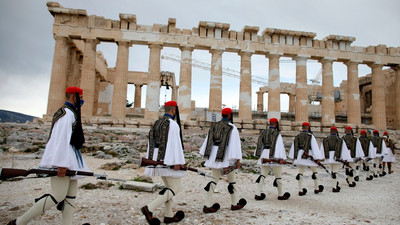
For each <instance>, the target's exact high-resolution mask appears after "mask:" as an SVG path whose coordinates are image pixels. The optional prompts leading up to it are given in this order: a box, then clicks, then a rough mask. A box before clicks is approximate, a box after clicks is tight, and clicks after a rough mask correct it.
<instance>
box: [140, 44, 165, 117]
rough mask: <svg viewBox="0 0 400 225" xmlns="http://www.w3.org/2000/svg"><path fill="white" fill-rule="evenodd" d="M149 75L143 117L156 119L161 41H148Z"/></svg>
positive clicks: (158, 100)
mask: <svg viewBox="0 0 400 225" xmlns="http://www.w3.org/2000/svg"><path fill="white" fill-rule="evenodd" d="M149 48H150V56H149V76H148V82H147V91H146V109H145V113H144V118H145V119H149V120H156V119H158V115H159V110H160V85H161V84H160V74H161V68H160V60H161V59H160V55H161V49H162V45H161V43H150V44H149Z"/></svg>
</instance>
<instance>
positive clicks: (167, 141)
mask: <svg viewBox="0 0 400 225" xmlns="http://www.w3.org/2000/svg"><path fill="white" fill-rule="evenodd" d="M164 108H165V114H164V116H163V117H162V118H160V119H159V120H157V121H156V122H155V123H154V125H153V126H152V128H151V129H150V132H149V144H148V147H147V159H151V160H154V161H158V162H160V161H163V163H161V164H163V165H159V166H148V167H147V168H146V170H145V175H146V176H160V177H161V179H162V181H163V183H164V186H165V188H164V189H162V190H161V191H160V192H159V195H158V197H157V198H156V199H155V200H153V201H152V202H150V203H149V204H148V205H146V206H144V207H142V208H141V211H142V213H143V215H144V216H145V217H146V220H147V222H148V223H149V224H151V225H158V224H160V220H159V219H158V218H156V217H154V216H153V212H154V210H155V209H156V208H157V207H159V206H160V205H162V204H165V215H164V223H174V222H179V221H181V220H182V219H183V218H184V217H185V214H184V212H183V211H178V212H177V213H175V215H174V214H173V212H172V205H173V197H174V196H175V195H176V194H177V193H178V192H180V191H181V189H182V186H181V177H183V176H185V175H186V172H185V171H182V170H180V168H181V167H182V166H183V165H184V164H185V157H184V154H183V144H182V139H181V130H180V125H179V124H178V123H177V122H175V121H174V119H175V117H177V121H178V122H179V111H178V106H177V103H176V102H175V101H169V102H166V103H165V105H164ZM165 165H166V166H165ZM171 166H172V167H173V168H171Z"/></svg>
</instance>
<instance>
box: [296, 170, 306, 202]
mask: <svg viewBox="0 0 400 225" xmlns="http://www.w3.org/2000/svg"><path fill="white" fill-rule="evenodd" d="M298 167H299V173H298V174H297V175H296V180H297V182H298V185H299V195H300V196H302V195H305V194H306V193H307V189H305V188H303V174H304V167H305V166H302V165H299V166H298Z"/></svg>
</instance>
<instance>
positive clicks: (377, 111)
mask: <svg viewBox="0 0 400 225" xmlns="http://www.w3.org/2000/svg"><path fill="white" fill-rule="evenodd" d="M368 66H369V67H371V69H372V124H373V125H375V127H376V128H377V129H380V130H385V129H386V104H385V77H384V74H383V71H382V67H383V65H382V64H370V65H368Z"/></svg>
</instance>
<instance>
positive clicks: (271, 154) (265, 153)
mask: <svg viewBox="0 0 400 225" xmlns="http://www.w3.org/2000/svg"><path fill="white" fill-rule="evenodd" d="M254 156H255V157H257V158H258V161H257V165H259V166H260V168H261V175H260V176H259V177H258V178H257V180H256V183H257V194H256V195H255V197H254V198H255V199H256V200H263V199H265V197H266V195H265V193H263V187H264V180H265V178H266V176H267V175H268V173H269V171H270V170H272V171H273V173H274V176H275V180H274V182H273V186H274V187H276V188H277V189H278V200H287V199H289V197H290V193H288V192H285V193H283V191H282V180H281V179H282V165H283V164H284V163H285V162H286V161H285V160H286V151H285V146H284V144H283V139H282V136H281V134H280V132H279V122H278V119H276V118H271V119H270V120H269V127H268V129H265V130H262V131H261V132H260V135H259V137H258V142H257V148H256V150H255V152H254ZM264 161H266V162H264Z"/></svg>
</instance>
